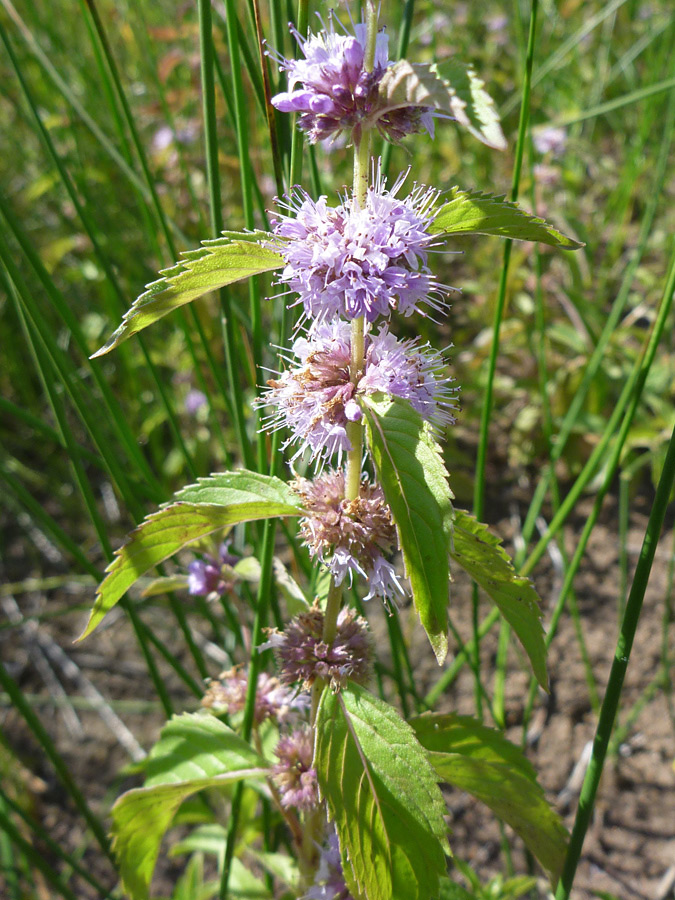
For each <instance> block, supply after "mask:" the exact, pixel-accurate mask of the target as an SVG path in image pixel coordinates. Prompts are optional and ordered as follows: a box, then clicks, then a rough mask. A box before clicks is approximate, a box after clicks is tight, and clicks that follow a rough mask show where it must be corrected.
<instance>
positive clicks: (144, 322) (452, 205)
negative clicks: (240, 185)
mask: <svg viewBox="0 0 675 900" xmlns="http://www.w3.org/2000/svg"><path fill="white" fill-rule="evenodd" d="M408 65H409V64H408ZM393 68H396V67H393ZM498 127H499V126H498V125H497V128H498ZM499 133H500V134H501V131H500V132H499ZM450 198H451V199H450V200H449V201H448V202H447V203H445V204H444V205H443V206H442V207H441V208H440V210H439V211H438V213H437V215H436V217H435V219H434V221H433V222H432V223H431V225H430V226H429V231H430V232H431V233H432V234H443V235H447V236H449V235H452V234H487V235H498V236H499V237H504V238H511V239H513V240H520V241H539V242H541V243H544V244H550V245H551V246H552V247H562V248H563V249H566V250H573V249H577V248H578V247H581V246H582V245H581V244H579V243H578V242H577V241H574V240H572V239H571V238H568V237H566V236H565V235H564V234H562V233H561V232H559V231H557V230H556V229H555V228H552V227H551V226H550V225H547V224H546V222H544V221H543V219H538V218H536V217H535V216H531V215H530V214H529V213H527V212H525V210H523V209H521V208H520V207H519V206H518V205H517V204H516V203H511V202H510V201H508V200H505V199H504V198H503V197H495V196H492V195H490V194H483V193H481V192H480V191H462V190H460V189H459V188H458V187H454V188H452V189H451V190H450ZM273 237H274V236H273V235H271V234H268V233H267V232H265V231H256V232H252V233H239V232H230V231H226V232H223V237H220V238H217V239H215V240H209V241H203V242H202V245H201V247H200V248H198V249H197V250H188V251H186V252H184V253H183V254H182V258H181V260H180V261H179V262H177V263H176V264H175V265H173V266H171V268H169V269H162V270H161V272H160V275H161V276H162V277H161V278H160V279H158V280H157V281H153V282H152V283H151V284H149V285H147V290H146V291H145V293H143V294H141V295H140V297H138V299H137V300H135V301H134V303H133V304H132V306H131V307H130V308H129V310H127V312H126V314H125V316H124V319H123V320H122V324H121V325H120V326H119V328H118V329H117V330H116V331H115V332H114V334H113V335H112V336H111V338H110V339H109V340H108V341H107V342H106V343H105V344H104V346H103V347H101V348H100V349H99V350H97V351H96V353H94V354H93V357H97V356H103V355H104V354H106V353H109V352H110V351H111V350H112V349H114V348H115V347H117V346H119V345H120V344H121V343H123V341H126V340H127V339H128V338H130V337H131V336H132V335H134V334H137V333H138V332H139V331H142V330H143V329H144V328H147V327H148V325H152V323H153V322H156V321H158V319H161V318H163V316H165V315H166V314H167V313H170V312H171V311H172V310H174V309H178V307H179V306H184V305H185V304H186V303H190V302H191V301H192V300H196V299H197V298H198V297H202V296H203V295H204V294H208V293H210V292H211V291H216V290H219V289H220V288H222V287H225V286H226V285H228V284H233V283H234V282H236V281H242V280H243V279H245V278H250V277H252V276H253V275H260V274H262V273H263V272H270V271H272V270H274V269H280V268H281V267H282V266H283V263H284V258H283V255H282V254H281V253H280V252H278V251H276V250H272V249H271V248H270V247H269V245H268V244H267V243H266V242H268V241H270V240H272V239H273ZM261 241H262V243H260V242H261ZM93 357H92V358H93Z"/></svg>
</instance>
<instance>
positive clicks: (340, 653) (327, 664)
mask: <svg viewBox="0 0 675 900" xmlns="http://www.w3.org/2000/svg"><path fill="white" fill-rule="evenodd" d="M323 623H324V615H323V612H322V611H321V609H319V607H318V605H314V606H313V607H312V608H311V609H309V610H307V611H306V612H302V613H300V615H298V616H296V617H295V618H294V619H292V620H291V622H289V624H288V625H287V626H286V628H285V630H284V631H278V630H277V629H269V630H268V634H269V636H270V639H269V645H270V646H272V647H273V649H274V654H275V656H276V658H277V663H278V665H279V669H280V671H281V675H280V677H281V681H282V682H283V683H284V684H288V685H290V684H297V683H300V684H301V685H302V687H303V688H304V689H305V690H309V689H310V688H311V687H312V685H313V684H314V682H315V680H316V679H317V678H322V679H324V680H325V681H327V682H329V683H330V684H331V686H332V687H333V688H335V689H337V688H340V687H343V686H344V685H345V684H346V682H347V681H348V680H351V681H357V682H358V683H359V684H367V683H368V681H369V680H370V675H371V667H372V659H373V644H372V640H371V637H370V632H369V631H368V624H367V622H366V620H365V619H362V618H361V617H360V616H357V614H356V613H355V612H354V610H351V609H347V608H346V607H345V608H343V609H341V610H340V612H339V614H338V619H337V633H336V635H335V640H334V641H333V643H332V644H330V645H328V644H326V642H325V641H324V640H323Z"/></svg>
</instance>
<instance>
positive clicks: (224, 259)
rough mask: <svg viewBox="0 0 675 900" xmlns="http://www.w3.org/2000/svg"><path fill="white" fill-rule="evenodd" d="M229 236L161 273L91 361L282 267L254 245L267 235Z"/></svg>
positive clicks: (274, 255) (271, 252)
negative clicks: (173, 315)
mask: <svg viewBox="0 0 675 900" xmlns="http://www.w3.org/2000/svg"><path fill="white" fill-rule="evenodd" d="M228 235H229V236H228V237H221V238H216V239H215V240H210V241H202V245H201V247H200V248H199V249H198V250H188V251H186V252H185V253H183V255H182V258H181V260H180V262H177V263H176V264H175V265H173V266H171V268H169V269H162V270H161V272H160V275H161V276H162V277H161V278H160V279H159V280H158V281H153V282H152V283H151V284H149V285H147V289H146V291H145V292H144V293H143V294H141V295H140V297H138V299H137V300H135V301H134V303H133V304H132V306H131V307H130V308H129V309H128V310H127V312H126V313H125V315H124V318H123V320H122V324H121V325H120V326H119V328H118V329H117V330H116V331H115V332H114V334H113V335H112V337H111V338H110V340H109V341H107V343H106V344H104V346H103V347H101V349H100V350H97V351H96V353H94V354H92V359H93V358H94V357H96V356H103V355H104V354H105V353H109V352H110V351H111V350H112V349H113V348H114V347H117V346H118V345H119V344H121V343H122V342H123V341H126V340H127V339H128V338H130V337H131V336H132V335H134V334H137V333H138V332H139V331H142V330H143V329H144V328H147V327H148V325H152V323H153V322H156V321H157V320H158V319H161V318H162V317H163V316H165V315H166V314H167V313H170V312H172V311H173V310H174V309H178V307H179V306H184V305H185V304H186V303H190V302H191V301H192V300H196V299H197V297H201V296H203V295H204V294H208V293H209V292H210V291H216V290H218V289H219V288H222V287H225V285H228V284H232V283H233V282H235V281H241V280H242V279H244V278H250V277H251V276H252V275H260V274H261V273H262V272H269V271H271V270H272V269H278V268H279V266H280V265H282V263H283V257H282V256H281V254H280V253H277V252H276V250H271V249H269V248H268V247H263V246H261V245H260V244H258V243H256V242H255V241H257V240H258V239H259V236H260V235H263V236H265V237H269V235H267V234H266V233H265V232H258V233H257V234H241V235H237V238H238V239H237V240H232V237H233V236H234V233H232V232H228Z"/></svg>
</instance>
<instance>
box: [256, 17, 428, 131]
mask: <svg viewBox="0 0 675 900" xmlns="http://www.w3.org/2000/svg"><path fill="white" fill-rule="evenodd" d="M322 24H323V23H322ZM291 34H292V35H293V37H294V38H295V40H296V41H297V42H298V44H299V46H300V49H301V50H302V53H303V56H304V59H286V58H285V57H283V56H280V55H279V54H277V53H274V52H271V53H270V55H271V56H272V57H273V58H274V59H275V61H276V62H277V63H278V64H279V67H280V68H281V69H283V70H285V71H286V72H288V91H284V92H282V93H281V94H277V95H276V96H275V97H272V104H273V105H274V106H275V107H276V108H277V109H278V110H280V111H281V112H289V113H298V114H299V116H298V127H299V128H301V129H302V130H303V131H305V132H306V133H307V137H308V140H309V141H310V143H312V144H314V143H316V142H317V141H321V140H324V139H326V138H331V137H332V138H334V137H336V136H337V135H339V134H340V133H341V132H343V131H347V132H349V133H353V134H354V136H355V138H356V139H357V140H358V139H359V133H360V130H361V128H362V127H364V126H366V127H373V126H375V127H377V129H378V130H379V132H380V134H381V135H382V136H383V137H384V138H386V139H387V140H390V141H393V142H394V143H399V142H400V141H401V139H402V138H404V137H405V135H406V134H412V133H415V132H418V131H423V130H426V131H428V132H429V133H430V134H432V135H433V114H432V110H431V109H430V108H428V107H418V106H402V107H401V106H399V107H394V108H390V107H388V106H387V105H386V101H385V100H384V99H383V98H382V97H381V96H380V90H379V88H380V82H381V80H382V76H383V75H384V73H385V71H386V70H387V68H388V67H389V66H390V65H391V64H392V61H391V60H390V59H389V38H388V36H387V34H386V33H385V32H384V31H381V32H380V33H379V34H378V35H377V37H376V44H375V60H374V64H373V69H372V71H369V72H367V71H366V70H365V67H364V59H365V52H366V26H365V25H364V24H363V23H359V24H354V34H348V33H347V32H346V31H345V32H344V33H339V32H337V31H336V30H335V20H334V18H333V16H332V15H331V16H330V19H329V27H328V28H326V27H324V29H323V31H320V32H319V33H318V34H309V35H308V37H307V38H306V39H304V38H303V37H302V35H301V34H300V33H299V32H298V31H297V29H295V28H293V27H292V28H291ZM297 85H301V87H300V88H299V89H298V88H297Z"/></svg>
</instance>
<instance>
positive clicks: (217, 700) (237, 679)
mask: <svg viewBox="0 0 675 900" xmlns="http://www.w3.org/2000/svg"><path fill="white" fill-rule="evenodd" d="M247 690H248V672H246V671H244V670H243V669H242V668H241V667H240V666H235V667H234V668H233V669H228V670H227V672H221V673H220V675H219V676H218V678H217V679H214V680H213V681H211V682H210V683H209V686H208V689H207V691H206V693H205V694H204V697H203V699H202V706H205V707H208V708H209V709H213V710H214V711H215V712H226V713H227V714H228V715H230V716H233V715H236V714H237V713H240V712H242V711H243V709H244V706H245V705H246V692H247ZM307 707H308V701H307V697H306V696H302V695H299V694H297V693H293V692H291V691H289V690H288V688H286V687H284V686H283V685H282V684H281V682H280V681H279V679H278V678H274V677H273V676H271V675H268V674H267V673H266V672H261V673H260V674H259V675H258V681H257V683H256V696H255V712H254V714H253V719H254V722H255V723H256V725H260V724H261V723H262V722H264V721H265V720H266V719H274V720H275V721H276V722H282V723H283V722H287V721H289V719H291V718H292V717H293V715H294V714H295V713H297V712H304V711H305V710H306V709H307Z"/></svg>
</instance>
